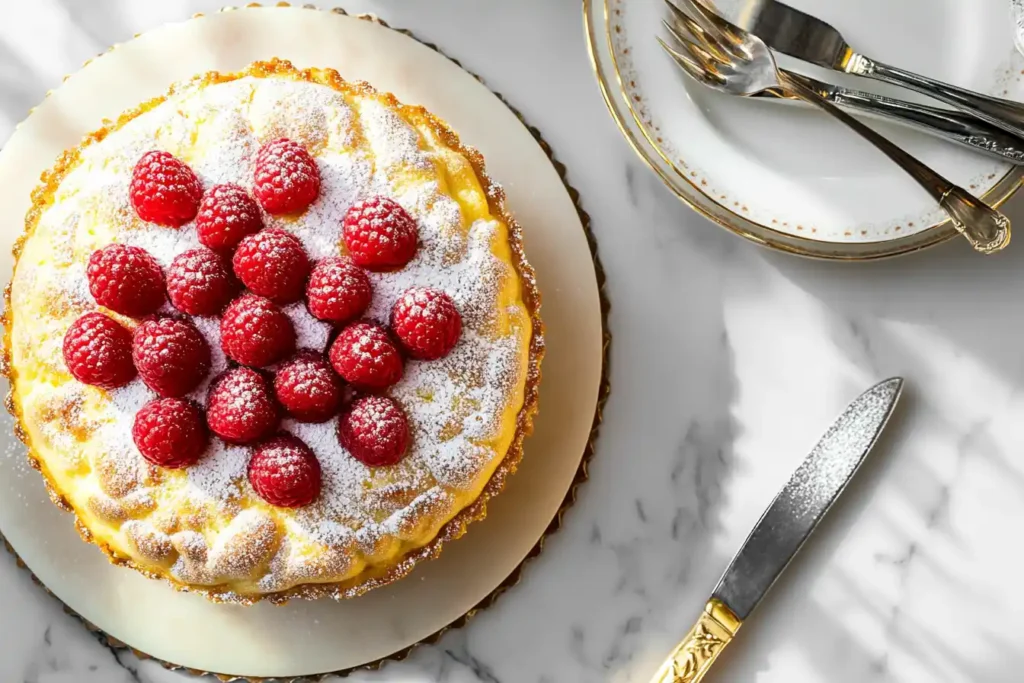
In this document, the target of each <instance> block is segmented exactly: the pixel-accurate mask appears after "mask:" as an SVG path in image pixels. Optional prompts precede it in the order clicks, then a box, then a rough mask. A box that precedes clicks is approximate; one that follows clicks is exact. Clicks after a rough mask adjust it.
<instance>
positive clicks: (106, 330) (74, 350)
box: [64, 313, 135, 389]
mask: <svg viewBox="0 0 1024 683" xmlns="http://www.w3.org/2000/svg"><path fill="white" fill-rule="evenodd" d="M64 363H65V364H66V365H67V366H68V371H69V372H70V373H71V376H72V377H74V378H75V379H77V380H78V381H79V382H82V383H83V384H91V385H93V386H97V387H101V388H103V389H116V388H117V387H120V386H124V385H125V384H128V382H131V381H132V379H134V378H135V366H134V365H132V333H131V332H129V331H128V330H127V329H125V328H124V326H122V325H121V323H119V322H117V321H116V320H112V319H110V318H108V317H107V316H105V315H103V314H102V313H86V314H85V315H83V316H82V317H81V318H79V319H78V320H76V321H75V322H73V323H72V324H71V327H69V328H68V331H67V333H66V334H65V335H64Z"/></svg>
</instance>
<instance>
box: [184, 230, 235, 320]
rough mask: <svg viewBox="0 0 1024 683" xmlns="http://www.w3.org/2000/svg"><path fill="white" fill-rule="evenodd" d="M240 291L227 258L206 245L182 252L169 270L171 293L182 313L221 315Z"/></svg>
mask: <svg viewBox="0 0 1024 683" xmlns="http://www.w3.org/2000/svg"><path fill="white" fill-rule="evenodd" d="M237 290H238V287H237V285H236V283H235V278H234V277H233V276H232V275H231V271H230V270H228V266H227V264H226V263H224V259H223V258H221V257H220V256H219V255H218V254H217V253H216V252H213V251H210V250H209V249H206V248H205V247H199V248H198V249H190V250H189V251H186V252H184V253H182V254H178V255H177V256H176V257H174V260H173V261H171V267H170V268H168V269H167V295H168V296H169V297H170V299H171V304H172V305H173V306H174V307H175V308H177V309H178V310H179V311H181V312H182V313H188V314H189V315H217V314H218V313H220V312H221V311H223V310H224V307H225V306H227V304H228V302H229V301H231V297H232V296H234V295H235V292H236V291H237Z"/></svg>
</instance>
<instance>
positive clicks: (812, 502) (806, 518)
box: [712, 377, 903, 620]
mask: <svg viewBox="0 0 1024 683" xmlns="http://www.w3.org/2000/svg"><path fill="white" fill-rule="evenodd" d="M902 390H903V379H902V378H899V377H894V378H892V379H887V380H885V381H884V382H880V383H879V384H876V385H875V386H873V387H872V388H870V389H868V390H867V391H865V392H864V393H863V394H861V395H860V396H859V397H858V398H857V399H856V400H855V401H854V402H853V403H851V404H850V405H849V406H848V407H847V408H846V410H845V411H844V412H843V414H842V415H840V416H839V418H838V419H837V420H836V421H835V422H834V423H833V424H832V426H831V427H829V429H828V431H827V432H825V435H824V436H823V437H822V438H821V440H820V441H819V442H818V444H817V445H816V446H815V447H814V450H812V451H811V452H810V454H809V455H808V456H807V458H806V459H804V461H803V463H801V465H800V467H798V468H797V470H796V472H794V473H793V476H792V477H791V478H790V480H789V482H788V483H787V484H786V485H785V486H784V487H783V488H782V490H781V491H779V494H778V495H777V496H776V497H775V500H773V501H772V503H771V505H769V506H768V509H767V510H765V512H764V514H763V515H762V516H761V519H760V520H758V522H757V525H756V526H755V527H754V530H753V531H751V532H750V535H749V536H748V537H747V540H746V541H745V542H744V543H743V547H742V548H740V551H739V552H738V553H736V556H735V557H733V559H732V562H731V563H730V564H729V568H728V569H726V570H725V573H724V574H723V575H722V578H721V580H720V581H719V582H718V586H717V587H716V588H715V591H714V593H713V594H712V597H713V598H717V599H719V600H721V601H722V602H724V603H725V604H726V605H727V606H728V607H729V609H731V610H732V611H733V613H734V614H735V615H736V616H737V617H739V618H740V620H744V619H746V618H747V617H748V616H749V615H750V613H751V612H752V611H753V610H754V607H756V606H757V603H758V602H760V601H761V598H763V597H764V595H765V593H767V592H768V589H770V588H771V587H772V584H773V583H775V580H776V579H777V578H778V577H779V575H780V574H781V573H782V571H783V570H784V569H785V568H786V566H787V565H788V564H789V562H790V560H792V559H793V556H794V555H795V554H796V553H797V551H798V550H800V547H801V546H802V545H803V544H804V541H806V540H807V538H808V536H810V535H811V532H812V531H814V528H815V527H816V526H817V525H818V522H820V521H821V519H822V518H823V517H824V516H825V513H826V512H828V509H829V508H830V507H831V506H832V503H833V502H835V500H836V498H838V497H839V494H840V493H842V492H843V489H845V488H846V485H847V484H848V483H849V481H850V479H852V478H853V475H854V474H855V473H856V472H857V468H858V467H860V464H861V463H862V462H863V461H864V458H865V456H867V454H868V453H869V452H870V451H871V448H872V446H874V445H875V442H876V441H877V440H878V436H879V434H881V432H882V428H883V427H885V424H886V422H888V420H889V416H890V415H892V411H893V408H894V407H895V406H896V401H897V400H898V399H899V397H900V393H901V392H902Z"/></svg>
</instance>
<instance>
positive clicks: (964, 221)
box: [779, 71, 1010, 254]
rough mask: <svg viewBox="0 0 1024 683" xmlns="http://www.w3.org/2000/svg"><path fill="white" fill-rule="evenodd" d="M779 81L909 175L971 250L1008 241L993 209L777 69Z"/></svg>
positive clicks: (1006, 224) (1006, 227)
mask: <svg viewBox="0 0 1024 683" xmlns="http://www.w3.org/2000/svg"><path fill="white" fill-rule="evenodd" d="M779 81H780V83H781V84H782V86H783V88H784V89H785V90H786V91H787V92H788V93H790V94H791V95H793V96H795V97H798V98H800V99H801V100H804V101H805V102H807V103H809V104H813V105H815V106H817V107H818V108H819V109H821V110H823V111H825V112H827V113H828V114H831V115H832V116H833V117H835V118H836V119H838V120H840V121H842V122H843V123H845V124H846V125H847V126H848V127H850V128H852V129H853V130H854V131H855V132H857V133H859V134H860V135H861V137H863V138H865V139H866V140H867V141H868V142H870V143H871V144H873V145H874V146H875V147H877V148H878V149H879V150H881V151H882V152H883V153H885V155H886V156H888V157H889V158H890V159H892V160H893V161H894V162H896V164H897V165H898V166H899V167H900V168H902V169H903V170H904V171H906V172H907V173H908V174H910V177H912V178H913V179H914V180H916V181H917V182H918V183H919V184H920V185H921V187H923V188H924V189H925V190H927V191H928V193H929V194H930V195H931V196H932V197H934V198H935V200H936V201H937V202H938V203H939V205H940V206H941V207H942V208H943V210H944V211H945V212H946V214H947V215H948V216H949V218H950V221H951V222H952V224H953V227H955V228H956V229H957V231H958V232H959V233H960V234H962V235H963V236H964V237H966V238H967V241H968V242H970V244H971V246H972V247H974V249H976V250H977V251H980V252H981V253H983V254H991V253H993V252H996V251H999V250H1001V249H1002V248H1004V247H1005V246H1006V245H1007V244H1009V242H1010V221H1009V219H1008V218H1006V216H1004V215H1002V214H1001V213H999V212H998V211H995V210H994V209H992V208H991V207H989V206H988V205H986V204H985V203H984V202H982V201H981V200H979V199H978V198H977V197H974V196H973V195H972V194H971V193H969V192H967V190H964V189H963V188H960V187H958V186H956V185H954V184H953V183H951V182H950V181H948V180H946V179H945V178H944V177H942V176H941V175H939V174H938V173H936V172H935V171H934V170H932V169H931V168H930V167H928V166H926V165H925V164H923V163H921V162H920V161H918V160H917V159H916V158H914V157H913V156H911V155H910V154H908V153H907V152H905V151H904V150H903V149H901V148H900V147H898V146H896V145H894V144H893V143H891V142H889V140H887V139H886V138H885V137H883V136H882V135H880V134H879V133H876V132H875V131H874V130H872V129H871V128H869V127H868V126H866V125H864V124H863V123H861V122H860V121H858V120H857V119H855V118H853V117H852V116H850V115H849V114H847V113H846V112H844V111H843V110H842V109H840V108H839V107H837V106H835V105H834V104H832V103H831V102H828V101H827V100H825V99H824V98H823V97H821V95H819V94H818V93H817V92H815V91H814V90H812V89H811V88H808V87H807V86H806V85H804V84H803V83H801V82H800V81H798V80H797V79H795V78H793V77H791V76H789V75H788V74H787V73H785V72H781V71H780V73H779Z"/></svg>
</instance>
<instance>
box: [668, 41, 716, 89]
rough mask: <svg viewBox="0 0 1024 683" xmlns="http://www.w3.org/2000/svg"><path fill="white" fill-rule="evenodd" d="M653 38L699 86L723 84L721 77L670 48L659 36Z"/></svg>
mask: <svg viewBox="0 0 1024 683" xmlns="http://www.w3.org/2000/svg"><path fill="white" fill-rule="evenodd" d="M655 38H656V39H657V41H658V43H660V44H661V47H662V48H664V50H665V52H667V53H668V54H669V56H670V57H672V59H673V61H675V63H676V64H677V65H678V66H679V67H680V68H681V69H682V70H683V71H685V72H686V73H687V75H689V76H690V78H692V79H693V80H695V81H697V82H698V83H700V84H701V85H710V86H712V87H715V86H718V85H721V84H722V83H723V82H724V79H723V78H722V76H720V75H719V74H718V73H716V72H715V71H713V70H711V69H706V68H704V67H702V66H700V65H699V64H697V63H696V62H695V61H693V59H691V58H690V57H688V56H687V55H684V54H683V53H682V52H679V51H678V50H676V49H674V48H673V47H671V46H670V45H669V44H668V43H666V42H665V41H664V40H662V39H661V38H660V37H659V36H655Z"/></svg>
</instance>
